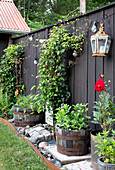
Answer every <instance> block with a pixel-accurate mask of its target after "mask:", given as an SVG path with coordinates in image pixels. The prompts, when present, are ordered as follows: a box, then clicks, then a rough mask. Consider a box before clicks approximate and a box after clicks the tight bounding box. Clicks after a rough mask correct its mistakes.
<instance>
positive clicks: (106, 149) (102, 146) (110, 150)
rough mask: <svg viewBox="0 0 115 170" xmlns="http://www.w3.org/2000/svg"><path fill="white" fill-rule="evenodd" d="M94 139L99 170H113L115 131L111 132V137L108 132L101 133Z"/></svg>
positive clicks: (114, 162)
mask: <svg viewBox="0 0 115 170" xmlns="http://www.w3.org/2000/svg"><path fill="white" fill-rule="evenodd" d="M95 138H96V139H97V145H96V147H97V150H96V153H97V154H98V156H99V158H98V160H97V162H98V168H99V170H106V169H108V170H113V169H115V131H112V133H111V137H110V136H109V131H103V132H102V134H100V133H98V134H97V136H96V137H95Z"/></svg>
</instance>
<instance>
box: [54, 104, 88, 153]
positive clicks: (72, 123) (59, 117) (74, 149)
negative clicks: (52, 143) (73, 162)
mask: <svg viewBox="0 0 115 170" xmlns="http://www.w3.org/2000/svg"><path fill="white" fill-rule="evenodd" d="M87 105H88V104H82V103H78V104H76V105H72V106H69V105H67V104H63V105H62V106H61V107H59V108H58V109H57V113H56V114H55V118H56V126H55V130H56V145H57V151H58V152H60V153H62V154H65V155H71V156H76V155H85V154H87V153H88V147H89V141H90V129H89V128H88V119H89V118H90V117H89V116H88V115H87V111H88V108H87Z"/></svg>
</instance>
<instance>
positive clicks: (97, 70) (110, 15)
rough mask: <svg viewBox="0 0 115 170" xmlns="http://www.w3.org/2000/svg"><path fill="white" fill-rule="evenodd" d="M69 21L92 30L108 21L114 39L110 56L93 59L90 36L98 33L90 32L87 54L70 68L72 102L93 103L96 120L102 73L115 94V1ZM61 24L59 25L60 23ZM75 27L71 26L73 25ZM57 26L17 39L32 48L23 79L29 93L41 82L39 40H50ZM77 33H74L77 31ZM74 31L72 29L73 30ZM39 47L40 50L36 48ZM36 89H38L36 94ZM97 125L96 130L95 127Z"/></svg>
mask: <svg viewBox="0 0 115 170" xmlns="http://www.w3.org/2000/svg"><path fill="white" fill-rule="evenodd" d="M76 19H80V20H82V22H78V21H76ZM69 21H75V22H74V24H73V26H75V30H76V29H77V28H78V27H84V26H86V25H85V24H86V22H84V21H91V22H87V24H88V27H89V28H91V26H92V24H93V21H97V27H98V28H99V26H100V23H102V21H104V24H105V32H106V33H107V34H108V35H110V36H111V37H112V44H111V49H110V54H109V56H108V57H105V58H103V57H92V50H91V44H90V37H91V35H93V34H94V33H92V32H91V30H90V29H89V31H88V32H87V34H86V41H85V44H84V49H83V52H82V54H81V56H80V58H79V59H78V63H77V64H76V65H75V66H73V67H72V68H70V69H69V71H68V77H69V86H70V90H71V94H72V99H71V102H72V103H73V104H76V103H78V102H87V103H89V115H90V116H91V117H92V111H93V105H94V101H95V100H97V98H98V93H96V92H95V90H94V84H95V82H96V81H97V80H98V79H99V74H104V76H105V80H111V83H110V94H111V95H115V2H113V3H111V4H109V5H106V6H103V7H101V8H98V9H95V10H92V11H90V12H88V13H86V14H85V15H79V16H76V17H73V18H70V19H69ZM57 25H58V23H57ZM70 25H71V24H70ZM70 25H68V26H70ZM52 27H53V25H50V26H48V27H45V28H42V29H39V30H36V31H34V32H31V33H30V34H28V35H26V36H20V37H18V38H14V39H13V40H14V43H19V42H20V41H25V42H27V43H28V46H27V47H25V58H26V59H25V60H24V62H23V71H22V72H23V80H24V84H25V88H26V94H29V93H30V89H31V87H32V86H33V85H35V84H36V85H37V84H38V81H39V80H37V79H35V77H36V75H37V66H36V65H34V59H35V58H36V57H37V58H38V59H39V57H40V52H39V47H40V44H39V41H36V39H47V38H48V34H49V31H50V30H51V29H52ZM75 30H74V31H75ZM70 31H71V30H70ZM31 35H33V40H32V41H29V40H28V38H29V37H30V36H31ZM33 45H34V46H35V45H36V47H34V46H33ZM35 92H36V89H35V90H34V93H35ZM90 126H91V127H93V128H98V126H97V125H93V124H90ZM94 126H95V127H94Z"/></svg>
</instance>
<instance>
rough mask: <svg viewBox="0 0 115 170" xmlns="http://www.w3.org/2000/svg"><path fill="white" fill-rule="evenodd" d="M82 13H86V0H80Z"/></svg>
mask: <svg viewBox="0 0 115 170" xmlns="http://www.w3.org/2000/svg"><path fill="white" fill-rule="evenodd" d="M80 13H81V14H85V13H86V0H80Z"/></svg>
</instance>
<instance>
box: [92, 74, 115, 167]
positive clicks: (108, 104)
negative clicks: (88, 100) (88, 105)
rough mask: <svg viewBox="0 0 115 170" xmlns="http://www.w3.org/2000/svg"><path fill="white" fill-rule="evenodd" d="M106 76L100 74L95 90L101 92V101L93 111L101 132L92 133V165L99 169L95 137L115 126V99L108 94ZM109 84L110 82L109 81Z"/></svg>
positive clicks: (97, 102)
mask: <svg viewBox="0 0 115 170" xmlns="http://www.w3.org/2000/svg"><path fill="white" fill-rule="evenodd" d="M103 78H104V75H101V74H100V79H99V80H98V81H97V82H96V84H95V86H94V88H95V90H96V91H97V92H100V95H99V100H98V101H95V105H94V109H95V110H94V111H93V121H92V123H95V124H99V125H100V127H101V130H93V131H92V132H91V165H92V167H93V168H95V169H98V165H97V158H98V154H97V153H95V151H96V150H97V147H96V146H95V145H96V143H97V139H96V138H95V136H96V135H97V134H98V133H99V132H102V131H109V133H110V132H111V131H112V127H113V124H114V123H115V119H114V115H115V104H114V101H113V100H114V97H111V96H110V94H109V93H108V90H109V88H107V84H106V82H104V80H103ZM108 82H109V81H108Z"/></svg>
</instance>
